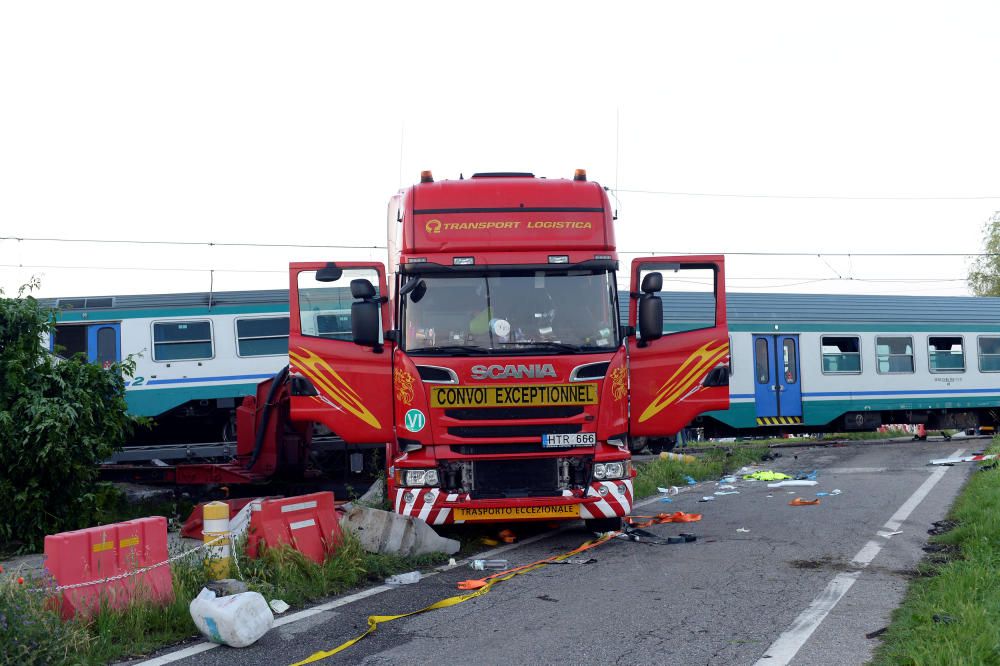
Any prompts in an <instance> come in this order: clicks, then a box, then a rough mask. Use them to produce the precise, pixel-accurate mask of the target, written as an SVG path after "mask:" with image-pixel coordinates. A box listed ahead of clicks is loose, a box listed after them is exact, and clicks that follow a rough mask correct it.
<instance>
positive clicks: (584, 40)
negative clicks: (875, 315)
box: [0, 0, 1000, 297]
mask: <svg viewBox="0 0 1000 666" xmlns="http://www.w3.org/2000/svg"><path fill="white" fill-rule="evenodd" d="M998 27H1000V5H997V4H996V3H991V2H984V3H970V2H952V3H926V2H879V3H872V2H835V3H834V2H826V3H817V2H811V3H804V2H754V3H747V2H733V3H728V2H712V3H680V2H676V3H675V2H655V3H654V2H650V3H642V2H634V3H597V2H594V3H591V2H583V1H578V2H537V1H536V2H505V3H499V4H498V3H471V2H421V3H413V2H408V3H406V2H401V3H396V2H379V3H350V4H348V3H335V2H296V3H277V2H274V3H264V2H246V1H244V2H205V1H204V0H199V1H198V2H184V1H175V2H169V3H168V2H159V3H152V2H139V1H136V0H129V1H127V2H86V3H83V2H46V3H38V2H13V1H10V2H2V3H0V238H4V239H10V238H20V239H23V240H0V288H2V289H4V290H5V291H6V292H7V293H8V294H11V293H14V292H16V290H17V288H18V286H20V285H22V284H24V283H26V282H27V281H28V280H30V279H31V278H32V276H36V277H38V279H39V280H40V284H41V287H40V289H39V290H38V291H36V292H35V293H36V295H40V296H46V297H48V296H82V295H94V296H96V295H113V294H134V293H171V292H187V291H208V290H209V288H212V289H214V290H216V291H222V290H236V289H259V288H285V287H287V264H288V262H289V261H308V260H338V259H339V260H349V259H350V260H366V259H379V260H384V258H385V250H384V249H377V248H375V246H384V245H385V224H386V222H385V220H386V205H387V203H388V200H389V197H390V196H391V195H392V194H393V193H395V192H396V191H397V190H398V189H399V188H400V187H405V186H407V185H409V184H411V183H413V182H416V181H417V180H418V179H419V174H420V171H421V170H422V169H431V170H433V172H434V175H435V178H436V179H438V180H441V179H445V178H457V177H458V176H459V174H464V175H465V176H468V175H470V174H471V173H474V172H476V171H507V170H511V171H531V172H533V173H535V174H537V175H540V176H547V177H551V178H554V177H571V176H572V174H573V170H574V169H576V168H584V169H586V170H587V172H588V175H589V177H590V179H592V180H596V181H598V182H600V183H602V184H603V185H605V186H607V187H609V188H612V190H613V195H614V196H613V199H612V200H613V201H614V203H615V205H616V207H617V210H618V222H617V225H618V226H617V229H616V231H617V238H618V246H619V250H620V254H621V258H622V259H623V260H625V261H630V260H631V259H632V258H634V257H636V256H643V255H647V254H656V253H658V254H679V253H724V254H726V255H727V259H726V261H727V288H728V289H729V290H730V291H741V292H747V291H757V292H761V291H767V292H777V293H791V292H796V293H849V294H868V293H876V294H917V295H934V296H942V295H955V296H961V295H968V293H969V292H968V289H967V286H966V284H965V277H966V274H967V271H968V265H969V258H968V257H967V256H963V255H967V254H972V253H976V252H980V251H981V249H982V246H983V237H982V235H983V225H984V223H986V222H987V221H988V220H989V218H990V216H991V215H992V214H993V213H994V212H995V211H998V210H1000V159H998V156H1000V123H998V121H997V118H998V112H997V109H998V108H1000V86H998V85H997V82H998V80H1000V41H998V40H997V39H996V35H997V32H998ZM29 239H64V240H62V241H53V240H29ZM67 239H68V240H67ZM79 239H96V240H100V241H137V240H141V241H173V242H184V243H189V244H186V245H169V244H145V245H143V244H133V243H122V242H117V243H111V242H97V243H90V242H87V243H84V242H69V241H70V240H79ZM192 243H194V244H192ZM198 243H202V244H198ZM207 243H247V244H257V245H304V246H317V245H318V246H338V245H339V246H354V247H353V248H335V247H248V246H241V247H227V246H217V245H216V246H210V245H208V244H207ZM373 248H375V249H373ZM767 253H772V254H767ZM782 253H785V254H782ZM787 253H801V254H802V255H803V256H791V255H789V254H787ZM878 253H882V254H890V255H893V256H880V257H872V256H864V255H866V254H869V255H870V254H878ZM846 255H850V256H846ZM904 255H905V256H904ZM915 255H924V256H915ZM927 255H934V256H927ZM945 255H955V256H945Z"/></svg>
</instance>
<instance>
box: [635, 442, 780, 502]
mask: <svg viewBox="0 0 1000 666" xmlns="http://www.w3.org/2000/svg"><path fill="white" fill-rule="evenodd" d="M755 444H756V443H755ZM765 453H767V447H766V446H763V445H760V446H756V445H754V446H739V447H729V448H721V447H720V448H714V449H712V450H711V451H707V452H705V453H704V454H701V455H699V456H696V458H697V460H696V461H695V462H687V463H686V462H682V461H679V460H663V459H661V458H654V459H653V460H650V461H649V462H645V463H638V464H636V477H635V480H634V483H633V486H634V492H635V497H636V499H640V498H643V497H649V496H650V495H655V494H656V492H657V490H656V489H657V487H665V488H669V487H670V486H685V485H687V481H685V478H684V477H686V476H690V477H691V478H693V479H694V480H695V481H704V480H706V479H718V478H719V477H722V476H725V475H726V474H730V473H732V472H735V471H736V470H738V469H739V468H740V467H743V466H744V465H749V464H751V463H755V462H757V461H759V460H760V459H761V458H762V457H763V456H764V454H765Z"/></svg>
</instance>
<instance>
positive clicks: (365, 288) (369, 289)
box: [351, 278, 375, 301]
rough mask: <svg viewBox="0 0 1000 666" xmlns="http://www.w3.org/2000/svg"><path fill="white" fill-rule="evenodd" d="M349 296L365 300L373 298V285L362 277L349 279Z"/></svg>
mask: <svg viewBox="0 0 1000 666" xmlns="http://www.w3.org/2000/svg"><path fill="white" fill-rule="evenodd" d="M351 296H353V297H354V298H360V299H362V300H366V301H367V300H370V299H372V298H375V286H374V285H373V284H372V283H371V282H369V281H368V280H365V279H364V278H358V279H357V280H351Z"/></svg>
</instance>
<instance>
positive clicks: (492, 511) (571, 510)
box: [454, 504, 580, 520]
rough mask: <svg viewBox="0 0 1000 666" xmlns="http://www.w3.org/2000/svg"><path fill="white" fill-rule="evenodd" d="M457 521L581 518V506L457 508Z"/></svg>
mask: <svg viewBox="0 0 1000 666" xmlns="http://www.w3.org/2000/svg"><path fill="white" fill-rule="evenodd" d="M454 511H455V520H531V519H534V518H579V517H580V505H579V504H561V505H557V506H497V507H493V506H491V507H483V508H476V509H460V508H456V509H454Z"/></svg>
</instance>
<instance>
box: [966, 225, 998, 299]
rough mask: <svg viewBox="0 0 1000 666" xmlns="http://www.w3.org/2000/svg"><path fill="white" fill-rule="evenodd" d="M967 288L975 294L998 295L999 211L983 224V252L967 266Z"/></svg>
mask: <svg viewBox="0 0 1000 666" xmlns="http://www.w3.org/2000/svg"><path fill="white" fill-rule="evenodd" d="M969 289H970V290H971V291H972V293H973V294H975V295H976V296H1000V211H998V212H996V213H993V216H992V217H991V218H990V219H989V220H987V221H986V224H984V225H983V254H982V255H981V256H979V257H976V258H975V260H973V262H972V265H971V266H970V267H969Z"/></svg>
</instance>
